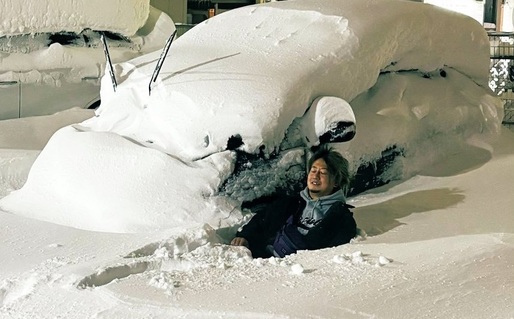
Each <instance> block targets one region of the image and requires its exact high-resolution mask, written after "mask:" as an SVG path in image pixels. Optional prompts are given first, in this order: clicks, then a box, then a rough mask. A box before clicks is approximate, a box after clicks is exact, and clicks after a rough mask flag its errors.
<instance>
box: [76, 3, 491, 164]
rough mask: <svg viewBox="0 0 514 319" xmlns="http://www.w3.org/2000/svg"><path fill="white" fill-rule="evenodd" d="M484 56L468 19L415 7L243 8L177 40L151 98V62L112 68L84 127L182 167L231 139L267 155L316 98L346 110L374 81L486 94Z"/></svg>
mask: <svg viewBox="0 0 514 319" xmlns="http://www.w3.org/2000/svg"><path fill="white" fill-rule="evenodd" d="M383 11H387V12H390V14H388V15H383V14H381V12H383ZM406 16H408V17H409V18H408V19H406V18H405V17H406ZM370 17H373V18H370ZM434 21H440V23H437V24H435V25H434V24H433V22H434ZM377 26H380V27H377ZM457 26H458V27H457ZM463 29H464V30H467V32H465V33H463V32H462V30H463ZM407 30H408V31H407ZM427 39H430V40H429V41H427ZM488 48H489V42H488V38H487V35H486V33H485V31H484V30H483V28H482V26H481V25H480V24H478V23H477V22H476V21H475V20H473V19H471V18H469V17H466V16H463V15H459V14H454V13H451V12H447V11H444V10H440V9H437V8H435V7H432V6H428V5H424V4H420V3H413V2H412V3H411V2H404V1H388V0H381V1H370V0H366V1H362V0H353V1H323V0H317V1H316V0H308V1H303V0H299V1H284V2H274V3H267V4H263V5H256V6H248V7H244V8H240V9H238V10H232V11H230V12H225V13H224V14H221V15H219V16H216V17H214V18H212V19H209V20H207V21H206V22H204V23H202V24H200V25H198V26H196V27H195V28H193V29H192V30H190V31H188V33H186V34H185V35H184V36H182V37H181V38H179V39H178V40H177V41H176V42H175V43H173V45H172V47H171V49H170V53H169V57H168V58H167V60H166V62H165V64H164V66H163V69H162V71H161V75H160V78H159V80H158V83H157V85H156V87H155V88H154V89H153V91H152V95H151V96H150V97H149V96H148V90H147V87H148V82H149V78H150V75H151V74H152V72H153V70H154V67H155V63H151V62H153V61H155V60H156V59H157V58H158V56H159V53H158V52H155V53H154V54H153V55H148V56H145V57H143V58H140V59H135V60H133V61H131V62H128V63H125V64H122V65H120V66H119V69H118V72H119V73H118V75H119V78H121V79H123V81H122V83H121V85H120V87H119V91H118V92H117V93H116V94H114V93H113V92H112V90H111V89H110V88H109V86H108V85H104V86H103V90H102V101H103V103H102V106H101V108H100V109H99V111H98V115H99V117H97V118H95V119H94V120H91V121H90V122H88V123H87V124H86V125H87V126H89V127H90V128H91V129H93V130H96V131H111V132H116V133H119V134H121V135H123V136H127V137H130V138H132V139H135V140H137V141H139V142H141V143H144V144H146V145H148V144H149V143H148V141H150V142H151V143H150V144H151V145H152V147H156V148H159V149H161V150H163V151H164V152H166V153H169V154H173V155H175V156H179V157H180V158H183V159H188V160H191V159H198V158H203V157H205V156H208V155H210V154H213V153H216V152H220V151H222V150H224V149H226V147H227V140H228V139H229V138H230V137H231V136H233V135H237V134H239V135H240V136H241V137H242V140H243V143H244V145H243V146H242V149H243V150H244V151H246V152H248V153H258V152H259V151H261V150H262V147H264V153H271V152H273V151H274V150H276V149H277V148H278V146H279V145H280V142H281V141H282V139H283V137H284V134H285V132H286V129H287V128H288V126H289V125H290V124H291V122H292V121H293V119H294V118H295V117H300V116H302V115H303V114H304V112H305V111H306V109H307V108H308V107H309V105H310V103H311V102H312V101H313V100H314V99H315V98H316V97H318V96H320V95H333V96H337V97H340V98H343V99H344V100H346V101H351V100H353V99H354V98H355V97H356V96H358V95H359V94H360V93H362V92H364V91H366V90H367V89H369V88H371V87H372V86H373V85H374V84H375V83H376V81H377V78H378V76H379V74H380V72H387V71H390V72H392V71H398V70H413V69H414V70H421V71H426V72H429V71H434V70H436V69H438V68H442V67H445V66H446V67H452V68H454V69H456V70H458V71H459V72H461V73H463V74H465V75H466V76H468V77H469V78H471V79H472V80H473V81H475V82H476V83H478V84H479V85H482V86H484V87H485V86H486V81H487V74H488V54H489V49H488ZM127 75H129V76H128V77H127ZM129 80H130V81H129ZM104 81H108V79H104ZM213 119H215V120H213ZM219 123H232V124H230V125H227V126H225V125H219Z"/></svg>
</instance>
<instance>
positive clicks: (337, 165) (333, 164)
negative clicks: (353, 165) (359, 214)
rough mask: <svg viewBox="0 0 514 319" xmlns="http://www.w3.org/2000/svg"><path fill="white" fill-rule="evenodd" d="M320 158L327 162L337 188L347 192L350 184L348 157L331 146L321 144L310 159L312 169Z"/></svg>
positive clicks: (309, 164) (309, 163)
mask: <svg viewBox="0 0 514 319" xmlns="http://www.w3.org/2000/svg"><path fill="white" fill-rule="evenodd" d="M320 158H321V159H323V160H324V161H325V163H326V164H327V170H328V172H329V174H330V176H332V177H333V178H334V181H335V184H336V188H340V189H342V190H343V192H344V193H346V191H347V190H348V186H349V184H350V173H349V170H348V166H349V164H348V160H346V158H344V157H343V155H341V154H340V153H339V152H336V151H334V150H333V149H332V148H331V147H327V146H321V147H320V148H319V149H318V150H317V151H316V152H315V153H314V154H312V156H311V158H310V159H309V162H308V169H309V170H310V169H311V167H312V164H314V162H315V161H317V160H318V159H320Z"/></svg>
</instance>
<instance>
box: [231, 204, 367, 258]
mask: <svg viewBox="0 0 514 319" xmlns="http://www.w3.org/2000/svg"><path fill="white" fill-rule="evenodd" d="M305 205H306V202H305V200H304V199H302V198H301V197H300V196H294V197H291V196H287V197H286V196H284V197H279V198H277V199H275V200H274V201H273V202H272V203H271V204H270V205H268V206H267V207H266V209H264V210H263V211H261V212H258V213H256V214H255V216H253V218H252V219H251V220H250V222H248V224H246V225H245V226H243V228H242V229H241V230H240V231H239V232H237V234H236V236H237V237H243V238H245V239H246V240H247V241H248V243H249V245H250V247H249V248H250V250H251V252H252V255H253V257H254V258H259V257H261V258H268V257H271V256H272V254H273V252H272V250H271V251H270V249H269V245H274V243H275V247H277V245H280V244H281V243H278V242H279V241H281V240H280V239H281V236H284V235H287V236H286V237H287V238H286V239H287V242H289V241H290V239H292V242H293V243H292V248H290V249H285V250H284V251H283V252H280V251H279V252H278V255H279V256H280V257H283V256H284V255H288V254H291V253H294V252H296V250H303V249H309V250H313V249H321V248H327V247H333V246H338V245H342V244H345V243H348V242H349V241H350V240H351V239H352V238H354V237H355V236H356V234H357V225H356V223H355V220H354V219H353V213H352V212H351V211H350V210H349V208H353V206H351V205H347V204H345V203H344V202H336V203H335V204H333V205H332V206H331V207H330V208H329V210H328V211H327V213H326V215H325V217H324V218H323V220H322V221H321V222H319V223H318V224H317V225H316V226H314V227H313V228H311V229H310V230H309V231H308V233H307V234H306V235H303V234H301V233H300V232H298V231H297V230H296V229H297V227H298V225H299V223H298V220H299V217H300V216H301V215H302V211H303V209H304V208H305ZM277 235H278V236H277ZM289 246H291V245H289ZM276 253H277V252H276Z"/></svg>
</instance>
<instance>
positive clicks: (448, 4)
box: [423, 0, 512, 24]
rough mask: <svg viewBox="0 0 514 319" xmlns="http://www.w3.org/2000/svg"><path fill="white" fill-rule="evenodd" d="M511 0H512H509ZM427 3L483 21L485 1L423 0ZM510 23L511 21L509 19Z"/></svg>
mask: <svg viewBox="0 0 514 319" xmlns="http://www.w3.org/2000/svg"><path fill="white" fill-rule="evenodd" d="M511 1H512V0H511ZM423 2H424V3H429V4H433V5H436V6H438V7H442V8H445V9H448V10H452V11H457V12H460V13H462V14H465V15H468V16H470V17H472V18H473V19H475V20H477V21H478V22H480V23H482V24H483V23H484V5H485V1H480V0H424V1H423ZM511 23H512V21H511Z"/></svg>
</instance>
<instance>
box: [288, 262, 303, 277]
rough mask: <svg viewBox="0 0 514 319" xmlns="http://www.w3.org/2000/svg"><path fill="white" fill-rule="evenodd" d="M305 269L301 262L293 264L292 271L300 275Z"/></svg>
mask: <svg viewBox="0 0 514 319" xmlns="http://www.w3.org/2000/svg"><path fill="white" fill-rule="evenodd" d="M303 271H304V269H303V266H302V265H300V264H293V265H292V266H291V273H292V274H294V275H300V274H302V273H303Z"/></svg>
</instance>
